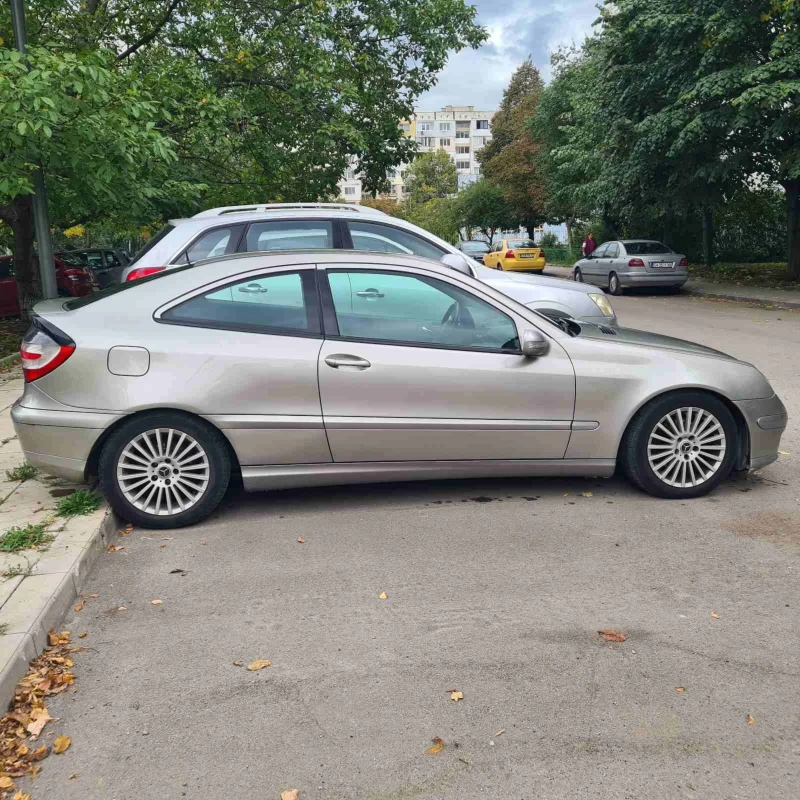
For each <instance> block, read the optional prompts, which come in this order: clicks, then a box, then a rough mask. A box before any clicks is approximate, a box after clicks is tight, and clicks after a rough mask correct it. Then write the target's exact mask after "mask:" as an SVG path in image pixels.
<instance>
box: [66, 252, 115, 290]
mask: <svg viewBox="0 0 800 800" xmlns="http://www.w3.org/2000/svg"><path fill="white" fill-rule="evenodd" d="M56 255H57V256H58V257H59V258H60V259H61V260H62V261H64V262H65V263H66V264H70V265H72V266H75V267H88V268H89V269H90V270H91V271H92V274H93V275H94V277H95V279H96V281H97V286H98V288H100V289H105V288H106V286H110V285H111V284H112V283H119V282H120V281H121V280H122V270H123V269H125V267H126V266H127V265H128V263H129V262H130V258H128V255H127V253H124V252H122V250H108V249H102V248H100V249H93V250H69V251H67V252H65V253H56Z"/></svg>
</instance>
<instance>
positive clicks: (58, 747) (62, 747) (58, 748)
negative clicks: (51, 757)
mask: <svg viewBox="0 0 800 800" xmlns="http://www.w3.org/2000/svg"><path fill="white" fill-rule="evenodd" d="M71 744H72V739H70V738H69V736H56V738H55V740H54V741H53V752H54V753H56V755H60V754H61V753H65V752H66V751H67V750H69V746H70V745H71Z"/></svg>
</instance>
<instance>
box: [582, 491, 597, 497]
mask: <svg viewBox="0 0 800 800" xmlns="http://www.w3.org/2000/svg"><path fill="white" fill-rule="evenodd" d="M581 497H594V494H593V493H592V492H581Z"/></svg>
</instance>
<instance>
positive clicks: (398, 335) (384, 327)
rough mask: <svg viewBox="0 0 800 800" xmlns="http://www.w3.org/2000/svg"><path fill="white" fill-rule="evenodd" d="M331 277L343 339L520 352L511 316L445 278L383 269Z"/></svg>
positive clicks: (335, 272)
mask: <svg viewBox="0 0 800 800" xmlns="http://www.w3.org/2000/svg"><path fill="white" fill-rule="evenodd" d="M328 280H329V282H330V287H331V293H332V295H333V305H334V309H335V311H336V320H337V322H338V325H339V333H340V335H341V336H343V337H346V338H351V339H371V340H378V341H384V342H393V343H397V344H403V343H416V344H428V345H431V346H443V347H464V348H479V349H487V350H514V351H517V350H519V341H518V339H517V328H516V325H515V324H514V322H513V320H512V319H511V318H510V317H509V316H507V315H506V314H504V313H502V312H501V311H498V310H497V309H496V308H494V307H493V306H491V305H490V304H489V303H486V302H484V301H483V300H480V299H478V298H477V297H474V296H473V295H471V294H469V293H468V292H465V291H464V290H463V289H460V288H458V287H456V286H453V285H452V284H449V283H446V282H444V281H439V280H436V279H433V278H427V277H422V276H417V275H408V274H401V273H396V272H395V273H391V272H380V271H364V272H361V271H352V272H339V271H332V272H328Z"/></svg>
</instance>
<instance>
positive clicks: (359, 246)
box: [348, 222, 445, 261]
mask: <svg viewBox="0 0 800 800" xmlns="http://www.w3.org/2000/svg"><path fill="white" fill-rule="evenodd" d="M348 226H349V228H350V238H351V239H352V240H353V249H354V250H363V251H371V252H373V253H402V254H405V255H416V256H422V257H423V258H433V259H436V260H437V261H438V260H439V259H440V258H441V257H442V256H443V255H444V254H445V251H444V250H442V248H441V247H437V246H436V245H435V244H432V243H431V242H428V241H426V240H425V239H423V238H422V237H421V236H417V235H416V234H414V233H411V232H410V231H405V230H403V229H402V228H395V227H394V226H392V225H382V224H381V223H379V222H348Z"/></svg>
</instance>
